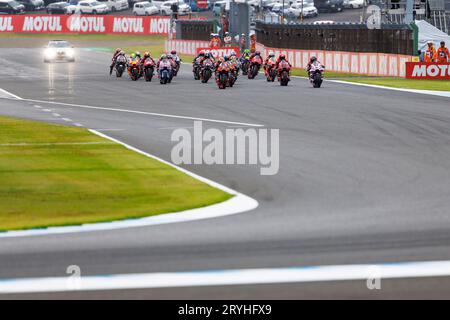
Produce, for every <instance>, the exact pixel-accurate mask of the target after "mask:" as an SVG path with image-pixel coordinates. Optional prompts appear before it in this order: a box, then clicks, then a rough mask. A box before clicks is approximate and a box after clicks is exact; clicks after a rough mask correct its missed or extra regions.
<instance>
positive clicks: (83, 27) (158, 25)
mask: <svg viewBox="0 0 450 320" xmlns="http://www.w3.org/2000/svg"><path fill="white" fill-rule="evenodd" d="M169 26H170V19H169V18H168V17H156V16H155V17H133V16H101V15H99V16H97V15H95V16H94V15H89V16H86V15H72V16H68V15H0V32H17V33H68V34H70V33H89V34H135V35H138V34H142V35H149V34H153V35H167V34H168V33H169Z"/></svg>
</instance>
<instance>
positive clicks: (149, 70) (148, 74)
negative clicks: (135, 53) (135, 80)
mask: <svg viewBox="0 0 450 320" xmlns="http://www.w3.org/2000/svg"><path fill="white" fill-rule="evenodd" d="M154 70H155V61H153V59H151V58H147V59H145V61H144V79H145V81H147V82H150V81H152V78H153V73H154Z"/></svg>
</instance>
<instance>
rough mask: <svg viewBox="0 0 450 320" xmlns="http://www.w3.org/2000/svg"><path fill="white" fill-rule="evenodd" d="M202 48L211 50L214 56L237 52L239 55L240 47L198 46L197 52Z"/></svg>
mask: <svg viewBox="0 0 450 320" xmlns="http://www.w3.org/2000/svg"><path fill="white" fill-rule="evenodd" d="M202 50H203V51H209V52H210V53H211V55H212V56H213V57H214V58H217V57H224V56H230V55H231V54H232V53H235V54H236V55H237V56H238V55H239V48H234V47H233V48H217V49H211V48H198V49H197V54H198V53H199V52H200V51H202Z"/></svg>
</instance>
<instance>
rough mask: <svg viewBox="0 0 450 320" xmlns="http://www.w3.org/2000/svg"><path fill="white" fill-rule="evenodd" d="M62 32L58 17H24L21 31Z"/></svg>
mask: <svg viewBox="0 0 450 320" xmlns="http://www.w3.org/2000/svg"><path fill="white" fill-rule="evenodd" d="M61 30H62V26H61V20H60V17H48V16H36V17H33V16H28V17H25V21H24V23H23V28H22V31H24V32H32V31H36V32H47V31H51V32H59V31H61Z"/></svg>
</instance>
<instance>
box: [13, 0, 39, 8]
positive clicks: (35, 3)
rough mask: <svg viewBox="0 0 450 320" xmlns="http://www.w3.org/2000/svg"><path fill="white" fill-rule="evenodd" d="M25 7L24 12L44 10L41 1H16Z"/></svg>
mask: <svg viewBox="0 0 450 320" xmlns="http://www.w3.org/2000/svg"><path fill="white" fill-rule="evenodd" d="M16 1H17V2H18V3H20V4H22V5H23V6H24V7H25V11H37V10H41V9H44V8H45V5H44V1H43V0H16Z"/></svg>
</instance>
